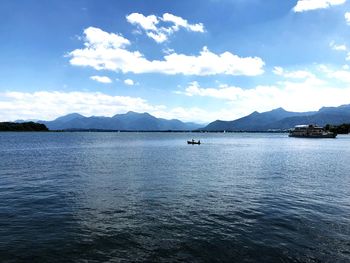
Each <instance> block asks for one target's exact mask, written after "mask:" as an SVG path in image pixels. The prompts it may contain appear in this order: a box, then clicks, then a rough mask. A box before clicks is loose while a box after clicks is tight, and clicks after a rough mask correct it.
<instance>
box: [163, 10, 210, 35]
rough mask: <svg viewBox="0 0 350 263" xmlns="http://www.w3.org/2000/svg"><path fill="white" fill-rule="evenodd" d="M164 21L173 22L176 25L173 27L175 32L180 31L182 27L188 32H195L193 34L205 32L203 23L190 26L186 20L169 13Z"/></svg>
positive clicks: (164, 16) (165, 15) (164, 17)
mask: <svg viewBox="0 0 350 263" xmlns="http://www.w3.org/2000/svg"><path fill="white" fill-rule="evenodd" d="M162 20H163V21H165V22H171V23H173V24H174V25H173V26H172V27H171V28H172V29H173V30H174V31H178V30H179V29H180V27H183V28H185V29H187V30H188V31H193V32H200V33H203V32H204V26H203V24H202V23H198V24H189V23H188V21H187V20H186V19H183V18H182V17H180V16H175V15H172V14H169V13H165V14H164V15H163V18H162Z"/></svg>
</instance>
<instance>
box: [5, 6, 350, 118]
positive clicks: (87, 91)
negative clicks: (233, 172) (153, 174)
mask: <svg viewBox="0 0 350 263" xmlns="http://www.w3.org/2000/svg"><path fill="white" fill-rule="evenodd" d="M348 12H350V2H348V1H346V0H299V1H298V0H283V1H281V0H207V1H203V0H186V1H185V0H181V1H171V0H168V1H167V0H159V1H158V0H152V1H150V0H144V1H142V0H129V1H112V0H101V1H92V0H75V1H64V0H60V1H58V0H57V1H40V2H39V1H35V0H33V1H31V0H26V1H19V0H2V1H1V5H0V34H1V41H0V48H1V51H2V52H1V63H0V77H1V78H0V120H3V121H4V120H15V119H46V120H50V119H54V118H56V117H58V116H61V115H64V114H68V113H72V112H78V113H81V114H83V115H86V116H91V115H97V116H101V115H103V116H113V115H114V114H117V113H124V112H127V111H129V110H133V111H137V112H149V113H151V114H153V115H155V116H157V117H164V118H179V119H181V120H185V121H196V122H201V123H207V122H210V121H213V120H216V119H224V120H233V119H236V118H238V117H241V116H244V115H247V114H249V113H251V112H253V111H255V110H257V111H267V110H271V109H274V108H277V107H284V108H285V109H287V110H291V111H308V110H317V109H318V108H320V107H322V106H338V105H341V104H349V103H350V67H349V66H348V64H349V61H350V50H349V48H350V41H349V35H350V13H348Z"/></svg>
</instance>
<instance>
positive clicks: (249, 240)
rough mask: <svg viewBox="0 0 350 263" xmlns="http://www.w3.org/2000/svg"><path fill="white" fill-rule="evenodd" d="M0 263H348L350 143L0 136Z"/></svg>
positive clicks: (229, 137)
mask: <svg viewBox="0 0 350 263" xmlns="http://www.w3.org/2000/svg"><path fill="white" fill-rule="evenodd" d="M192 137H194V138H195V139H201V141H202V142H203V144H202V145H200V146H191V145H186V140H187V139H192ZM0 261H1V262H130V261H132V262H135V261H136V262H137V261H148V262H182V261H187V262H350V136H339V137H338V138H337V139H335V140H334V139H322V140H317V139H297V138H288V137H287V135H286V134H163V133H0Z"/></svg>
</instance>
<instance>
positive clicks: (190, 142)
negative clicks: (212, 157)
mask: <svg viewBox="0 0 350 263" xmlns="http://www.w3.org/2000/svg"><path fill="white" fill-rule="evenodd" d="M187 144H192V145H193V144H198V145H200V144H201V141H200V140H198V141H197V142H196V141H195V140H192V141H187Z"/></svg>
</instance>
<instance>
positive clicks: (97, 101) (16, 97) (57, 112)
mask: <svg viewBox="0 0 350 263" xmlns="http://www.w3.org/2000/svg"><path fill="white" fill-rule="evenodd" d="M164 108H165V107H164V106H162V105H150V104H149V103H148V102H147V101H146V100H144V99H142V98H139V97H129V96H111V95H108V94H104V93H101V92H80V91H72V92H61V91H37V92H32V93H26V92H13V91H12V92H11V91H8V92H2V93H0V119H1V120H15V119H43V120H50V119H54V118H56V117H59V116H62V115H65V114H68V113H72V112H77V113H80V114H83V115H86V116H91V115H97V116H113V115H114V114H116V113H123V112H127V111H130V110H132V111H136V112H146V111H147V112H153V111H160V110H164Z"/></svg>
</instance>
